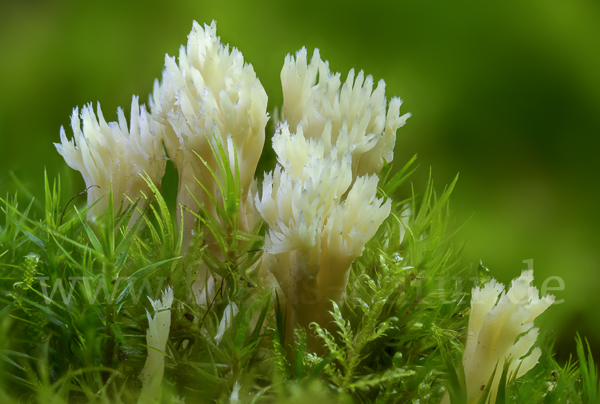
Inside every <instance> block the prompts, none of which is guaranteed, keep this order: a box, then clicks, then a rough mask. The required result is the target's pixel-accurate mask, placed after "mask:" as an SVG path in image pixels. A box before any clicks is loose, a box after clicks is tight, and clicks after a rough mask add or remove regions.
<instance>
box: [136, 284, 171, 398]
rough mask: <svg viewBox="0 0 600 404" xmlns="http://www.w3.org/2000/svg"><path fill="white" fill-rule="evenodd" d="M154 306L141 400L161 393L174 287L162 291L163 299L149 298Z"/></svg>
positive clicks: (142, 376)
mask: <svg viewBox="0 0 600 404" xmlns="http://www.w3.org/2000/svg"><path fill="white" fill-rule="evenodd" d="M149 300H150V303H151V304H152V307H153V308H154V315H151V314H150V313H149V312H146V315H147V316H148V330H147V332H146V344H147V345H148V358H147V359H146V363H145V365H144V369H143V370H142V373H141V374H140V379H141V380H142V383H143V386H142V394H141V396H140V400H142V399H148V398H153V399H154V398H156V397H157V395H158V394H160V386H161V382H162V378H163V374H164V372H165V351H166V348H167V342H168V341H169V331H170V329H171V305H172V304H173V289H172V288H171V287H168V288H167V289H165V290H164V291H163V293H162V299H157V300H152V299H149Z"/></svg>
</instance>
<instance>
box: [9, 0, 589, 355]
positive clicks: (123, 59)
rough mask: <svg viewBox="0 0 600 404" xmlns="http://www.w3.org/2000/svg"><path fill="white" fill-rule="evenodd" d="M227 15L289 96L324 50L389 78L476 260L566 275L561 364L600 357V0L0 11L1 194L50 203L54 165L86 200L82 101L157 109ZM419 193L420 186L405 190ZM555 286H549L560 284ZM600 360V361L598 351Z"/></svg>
mask: <svg viewBox="0 0 600 404" xmlns="http://www.w3.org/2000/svg"><path fill="white" fill-rule="evenodd" d="M212 19H216V20H217V21H218V33H219V35H220V36H221V38H222V41H223V42H225V43H230V44H232V45H233V46H236V47H237V48H239V49H240V50H241V51H242V52H243V54H244V56H245V59H246V61H248V62H250V63H252V64H253V65H254V68H255V70H256V72H257V74H258V76H259V78H260V80H261V81H262V83H263V85H264V87H265V89H266V91H267V93H268V94H269V110H270V111H272V110H273V108H274V107H276V106H278V105H280V104H281V102H282V96H281V85H280V81H279V71H280V69H281V66H282V63H283V59H284V57H285V55H286V54H287V53H289V52H295V51H296V50H298V49H299V48H300V47H302V46H306V47H307V48H308V49H309V50H312V48H314V47H318V48H320V50H321V55H322V57H323V58H324V59H327V60H329V62H330V67H331V68H332V69H333V70H334V71H340V72H342V74H343V76H344V77H345V74H346V73H347V71H348V70H349V69H350V68H352V67H354V68H357V69H363V70H365V71H366V72H367V73H369V74H372V75H373V76H374V77H375V79H376V80H378V79H380V78H383V79H385V81H386V83H387V94H388V96H392V95H398V96H400V97H401V98H403V100H404V105H403V110H404V111H405V112H406V111H410V112H412V114H413V117H412V118H410V120H409V121H408V123H407V125H406V126H405V127H404V128H402V129H400V130H399V131H398V141H397V148H396V155H395V156H396V162H397V164H398V165H402V164H404V162H405V161H406V160H407V159H409V158H410V157H411V156H412V155H413V154H415V153H418V155H419V159H418V162H419V163H420V169H419V170H418V172H417V173H416V174H415V175H414V177H413V181H414V183H415V186H416V189H422V188H423V186H424V185H425V182H426V180H427V176H428V174H429V167H431V168H432V173H433V178H434V181H435V183H436V184H437V186H438V189H440V190H441V189H442V187H443V185H445V184H447V183H449V182H450V181H451V180H452V179H453V177H454V176H455V175H456V174H457V173H459V172H460V179H459V182H458V186H457V188H456V191H455V193H454V196H453V203H452V207H453V210H454V213H455V219H456V224H457V225H461V224H462V225H463V226H462V228H461V230H460V232H459V233H458V235H457V238H456V240H457V244H460V243H463V242H465V241H466V245H465V249H464V252H465V254H464V255H465V263H466V264H472V265H473V267H472V269H473V270H474V269H475V268H476V266H477V263H478V262H479V260H480V259H481V260H483V262H484V264H485V265H486V266H487V267H489V268H490V269H491V271H492V274H493V276H495V277H496V278H498V279H499V280H501V281H503V282H509V281H510V279H512V278H514V277H516V276H518V275H519V274H520V272H521V270H522V269H524V268H526V267H527V264H525V263H523V261H524V260H529V259H532V260H533V267H534V268H535V275H536V281H535V283H536V285H537V286H538V287H541V286H542V284H543V282H544V280H545V279H547V278H549V277H551V276H559V277H561V279H562V280H563V281H564V285H565V287H564V290H563V291H556V292H555V294H556V296H557V299H564V302H563V303H562V304H559V305H556V306H555V307H552V308H551V309H549V310H548V312H547V313H545V314H544V315H542V316H541V318H540V322H539V324H540V325H541V326H542V328H544V329H546V330H554V332H555V334H556V336H557V337H558V346H557V348H558V355H559V357H563V358H564V357H567V356H568V353H569V351H571V352H573V346H574V344H573V342H572V341H573V336H574V334H575V332H576V331H579V332H580V333H582V334H584V335H586V336H587V337H588V338H589V339H590V343H591V345H592V346H593V347H594V349H595V353H596V355H599V354H600V352H599V350H598V348H599V347H600V321H599V320H598V310H599V309H600V291H599V290H598V288H599V285H600V250H599V248H598V247H599V244H600V243H599V237H598V229H599V228H600V214H599V213H598V207H599V206H600V187H599V185H600V180H599V177H600V164H599V160H600V156H599V152H600V137H599V135H600V2H598V1H597V0H587V1H586V0H569V1H559V0H529V1H522V0H508V1H503V2H491V1H475V0H472V1H447V0H431V1H422V0H420V1H417V0H412V1H371V2H370V3H368V4H367V2H363V1H360V2H356V1H331V2H322V1H316V0H308V1H302V2H283V1H258V0H256V1H253V2H244V1H210V2H208V1H206V2H203V1H191V0H189V1H168V2H167V1H156V0H145V1H126V2H125V1H116V0H113V1H102V2H87V1H86V2H84V1H75V0H65V1H33V0H20V1H13V2H11V1H8V2H7V1H6V0H4V1H2V2H1V3H0V193H1V194H3V195H4V194H5V192H7V191H9V190H14V189H15V183H14V181H13V180H12V179H11V178H12V177H11V175H9V172H11V171H12V172H14V174H15V175H16V177H17V178H19V180H20V181H21V182H22V183H23V185H24V186H25V187H26V188H27V189H29V190H30V191H32V192H33V193H34V194H35V195H37V196H40V195H41V191H42V188H41V187H42V181H43V170H44V167H45V168H46V169H47V170H48V173H49V175H50V176H51V177H54V176H55V175H56V174H58V173H61V175H62V176H63V179H65V180H66V181H65V182H67V183H69V184H72V188H71V189H70V190H68V191H67V192H72V194H71V195H73V194H75V193H77V192H79V191H80V190H82V189H83V181H82V180H81V178H80V176H79V174H78V173H73V172H71V170H70V169H69V168H68V167H67V166H66V164H65V163H64V162H63V161H62V159H61V157H60V156H59V155H58V153H57V152H56V151H55V149H54V146H53V145H52V142H56V141H58V140H59V128H60V126H61V125H64V126H65V127H66V129H67V133H68V134H70V128H68V125H69V123H70V120H69V117H70V114H71V112H72V110H73V108H74V107H75V106H81V105H83V104H85V103H89V102H94V103H95V102H96V101H100V102H101V104H102V109H103V111H104V115H105V117H106V119H107V120H116V109H117V107H118V106H123V107H124V109H125V110H126V113H127V114H128V113H129V106H130V103H131V96H132V94H137V95H140V98H141V100H143V102H146V101H147V97H148V94H149V93H150V91H151V90H152V84H153V80H154V79H155V78H156V77H160V74H161V71H162V66H163V62H164V55H165V53H169V54H170V55H177V53H178V48H179V46H180V45H181V44H183V43H185V42H186V38H187V34H188V33H189V31H190V29H191V26H192V21H193V20H197V21H199V22H200V23H210V21H211V20H212ZM407 190H408V188H407ZM557 285H558V282H557V281H552V282H551V283H550V284H549V286H557ZM596 357H597V358H599V356H596Z"/></svg>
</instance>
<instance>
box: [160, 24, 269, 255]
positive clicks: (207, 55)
mask: <svg viewBox="0 0 600 404" xmlns="http://www.w3.org/2000/svg"><path fill="white" fill-rule="evenodd" d="M216 29H217V25H216V22H214V21H213V22H212V24H211V25H210V26H208V25H205V26H204V28H202V26H200V24H198V23H197V22H194V25H193V28H192V32H191V33H190V34H189V36H188V43H187V47H183V46H182V47H181V49H180V51H179V63H176V61H175V58H174V57H169V56H167V57H166V58H165V70H164V72H163V76H162V82H161V83H160V85H159V83H158V81H157V82H155V86H154V95H153V100H152V111H153V116H154V118H155V119H156V120H157V121H158V122H160V123H162V124H163V125H165V128H166V130H165V147H166V149H167V153H168V154H169V158H171V159H172V160H173V161H174V163H175V165H176V167H177V169H178V171H179V193H178V195H177V202H178V204H182V205H184V206H186V207H187V208H189V209H191V210H196V211H197V210H198V205H197V202H196V201H198V202H199V203H201V204H202V205H203V206H204V207H205V208H206V209H207V210H208V211H209V212H210V213H211V214H212V215H213V216H215V217H216V216H217V215H216V211H217V209H216V206H215V205H214V203H213V200H212V199H211V198H210V197H209V195H207V193H206V192H205V190H204V189H203V188H202V186H201V185H200V184H199V182H200V183H202V185H203V186H204V187H205V188H206V191H208V192H209V193H210V194H212V196H213V197H214V198H215V199H216V200H217V201H218V200H219V199H220V193H219V192H220V190H219V187H218V185H217V181H216V180H215V178H214V176H213V173H215V174H216V175H219V176H222V175H224V173H221V172H219V169H218V162H217V161H216V159H215V156H214V154H213V149H214V150H216V148H217V147H216V143H215V141H214V136H218V137H219V140H220V143H221V144H222V145H223V148H224V150H225V151H226V154H227V160H228V161H227V162H228V163H229V165H230V167H231V169H232V171H233V170H235V167H236V164H237V165H238V166H239V174H240V180H239V181H240V183H239V186H240V189H241V201H240V211H241V212H242V214H240V218H239V221H240V226H241V228H242V229H243V230H250V231H251V230H253V229H254V228H253V226H255V225H256V224H257V221H258V219H259V218H258V216H257V215H256V217H254V216H255V215H254V207H253V200H252V195H251V192H252V187H253V178H254V172H255V171H256V165H257V164H258V159H259V158H260V155H261V152H262V148H263V145H264V141H265V126H266V123H267V120H268V114H267V112H266V108H267V94H266V92H265V90H264V88H263V86H262V85H261V83H260V81H259V80H258V78H257V77H256V73H255V72H254V69H253V67H252V65H250V64H248V63H245V62H244V57H243V56H242V53H241V52H240V51H238V50H237V49H236V48H232V49H231V50H230V49H229V45H223V44H221V40H220V38H219V37H218V36H217V34H216ZM211 146H212V148H211ZM234 149H235V150H234ZM235 155H237V162H236V161H235ZM199 157H200V158H199ZM201 159H202V160H204V162H206V165H205V164H204V163H203V161H202V160H201ZM211 170H212V172H213V173H211ZM234 176H235V172H234ZM178 213H179V210H178ZM180 219H181V218H180ZM193 221H194V217H193V215H192V214H190V213H189V212H186V214H184V227H185V231H184V236H185V237H186V238H187V237H189V235H190V233H191V230H192V228H193ZM185 247H187V246H184V248H185Z"/></svg>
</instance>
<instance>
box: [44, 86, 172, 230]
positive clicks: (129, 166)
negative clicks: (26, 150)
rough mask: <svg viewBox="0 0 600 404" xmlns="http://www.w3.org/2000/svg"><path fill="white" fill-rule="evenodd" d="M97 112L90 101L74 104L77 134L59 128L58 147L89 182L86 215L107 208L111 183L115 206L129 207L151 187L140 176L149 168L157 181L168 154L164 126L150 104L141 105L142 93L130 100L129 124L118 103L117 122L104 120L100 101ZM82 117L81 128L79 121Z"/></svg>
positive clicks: (142, 198) (151, 176)
mask: <svg viewBox="0 0 600 404" xmlns="http://www.w3.org/2000/svg"><path fill="white" fill-rule="evenodd" d="M97 110H98V117H96V115H95V114H94V110H93V108H92V105H91V104H89V105H86V106H84V107H83V108H82V110H81V118H80V115H79V110H78V109H77V108H75V110H74V111H73V115H72V116H71V128H72V129H73V139H71V140H67V137H66V135H65V130H64V128H62V127H61V129H60V140H61V143H55V144H54V145H55V146H56V149H57V150H58V152H59V153H60V154H61V155H62V156H63V157H64V159H65V161H66V162H67V164H68V165H69V166H70V167H71V168H73V169H75V170H78V171H80V172H81V174H82V175H83V178H84V180H85V184H86V187H88V188H89V189H88V192H87V194H88V206H92V205H93V204H94V203H96V202H97V203H96V205H94V206H93V207H92V208H90V210H89V211H88V220H90V221H93V220H94V219H95V218H96V217H97V216H99V215H102V214H104V213H106V211H107V209H108V203H109V200H108V192H109V190H110V187H111V184H112V190H113V200H114V203H115V208H116V209H119V208H123V209H124V208H126V207H127V206H129V204H130V200H136V199H138V198H140V205H143V204H144V203H146V200H145V198H144V197H143V194H146V195H148V193H149V188H148V185H147V183H146V181H145V180H144V178H143V177H142V174H144V173H145V174H147V175H148V176H149V177H150V179H151V180H152V182H154V183H155V184H156V185H159V184H160V181H161V179H162V177H163V175H164V172H165V164H166V159H165V158H164V153H163V148H162V135H161V127H160V125H158V124H157V123H156V122H154V121H153V120H152V118H151V117H150V115H149V114H148V113H147V112H146V108H145V107H144V106H143V105H142V106H141V107H140V106H139V105H138V98H137V97H133V100H132V102H131V123H130V125H129V127H128V125H127V120H126V119H125V114H124V113H123V110H122V109H121V108H119V109H118V118H119V119H118V122H110V123H106V121H105V120H104V116H103V114H102V110H101V109H100V103H98V108H97ZM82 121H83V128H82V127H81V122H82Z"/></svg>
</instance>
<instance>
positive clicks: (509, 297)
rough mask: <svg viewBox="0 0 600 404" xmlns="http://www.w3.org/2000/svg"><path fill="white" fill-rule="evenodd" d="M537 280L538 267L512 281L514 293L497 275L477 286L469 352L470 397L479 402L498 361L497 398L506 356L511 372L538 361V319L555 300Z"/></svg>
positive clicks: (466, 359)
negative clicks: (540, 290)
mask: <svg viewBox="0 0 600 404" xmlns="http://www.w3.org/2000/svg"><path fill="white" fill-rule="evenodd" d="M532 281H533V270H528V271H523V273H522V274H521V276H520V277H519V278H517V279H514V280H513V281H512V284H511V287H510V289H509V290H508V293H505V292H504V285H502V284H501V283H498V282H496V280H492V281H491V282H489V283H488V284H486V285H485V286H484V287H483V288H479V287H476V288H474V289H473V293H472V298H471V315H470V317H469V333H468V336H467V344H466V347H465V353H464V355H463V365H464V369H465V380H466V385H467V402H468V403H475V402H477V400H478V399H479V397H480V396H481V392H482V386H485V385H486V384H487V383H488V379H489V378H490V377H491V375H492V373H493V372H494V368H496V364H497V368H496V369H497V370H496V374H495V377H494V380H493V385H492V387H491V389H490V397H491V402H495V400H496V393H497V390H498V383H499V381H500V376H501V374H502V369H503V367H504V362H506V361H511V364H510V368H509V374H513V373H514V372H515V371H517V372H518V373H517V374H516V376H517V377H521V376H523V375H524V374H525V373H527V372H528V371H529V370H531V368H533V366H535V364H536V363H537V361H538V359H539V357H540V355H541V350H540V349H539V348H538V347H535V348H533V349H532V347H533V344H534V343H535V341H536V338H537V336H538V329H537V328H534V327H533V320H534V319H535V318H536V317H537V316H539V315H540V314H541V313H543V312H544V311H545V310H546V309H547V308H548V307H550V305H552V303H553V302H554V296H551V295H549V296H545V297H542V298H540V297H539V293H538V290H537V289H536V288H535V287H533V286H531V282H532Z"/></svg>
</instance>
